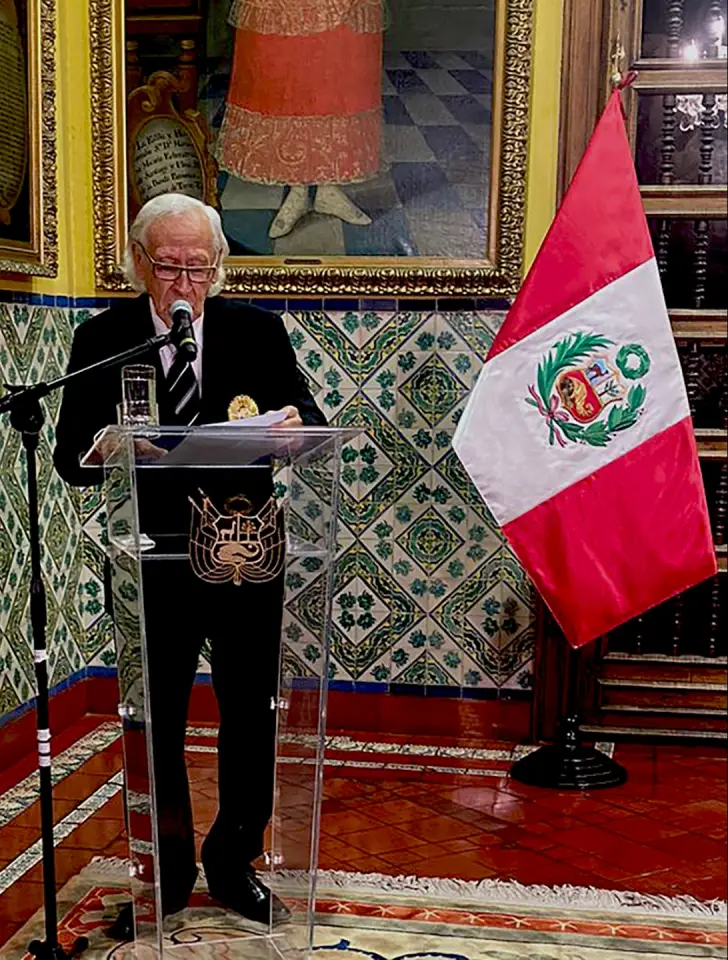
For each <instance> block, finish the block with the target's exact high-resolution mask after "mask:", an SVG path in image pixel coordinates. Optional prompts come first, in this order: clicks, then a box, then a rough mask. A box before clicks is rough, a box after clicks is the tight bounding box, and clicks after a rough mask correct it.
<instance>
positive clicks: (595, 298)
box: [453, 91, 717, 647]
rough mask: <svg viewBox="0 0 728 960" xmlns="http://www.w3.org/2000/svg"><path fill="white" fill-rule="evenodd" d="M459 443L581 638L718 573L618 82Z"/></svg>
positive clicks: (522, 556) (570, 633) (568, 630)
mask: <svg viewBox="0 0 728 960" xmlns="http://www.w3.org/2000/svg"><path fill="white" fill-rule="evenodd" d="M453 447H454V449H455V452H456V453H457V455H458V457H459V458H460V460H461V461H462V463H463V465H464V466H465V469H466V470H467V472H468V473H469V474H470V477H471V478H472V480H473V483H474V484H475V486H476V487H477V489H478V491H479V492H480V494H481V496H482V497H483V499H484V500H485V501H486V503H487V504H488V507H489V508H490V510H491V512H492V513H493V515H494V517H495V518H496V520H497V521H498V523H499V524H500V525H501V527H502V528H503V532H504V533H505V535H506V537H507V538H508V540H509V542H510V543H511V546H512V547H513V549H514V550H515V552H516V555H517V556H518V558H519V560H520V561H521V563H522V564H523V566H524V567H525V569H526V571H527V572H528V574H529V576H530V577H531V579H532V580H533V582H534V584H535V586H536V589H537V590H538V591H539V593H540V594H541V596H542V597H543V599H544V600H545V602H546V603H547V604H548V606H549V608H550V609H551V611H552V613H553V614H554V616H555V617H556V620H557V621H558V622H559V624H560V625H561V628H562V629H563V631H564V633H565V634H566V637H567V639H568V640H569V642H570V643H571V644H572V645H573V646H575V647H578V646H581V645H582V644H584V643H588V642H589V641H590V640H593V639H595V638H596V637H598V636H600V635H602V634H604V633H606V632H607V631H609V630H612V629H614V628H615V627H616V626H618V625H619V624H620V623H624V622H625V621H626V620H629V619H630V618H631V617H634V616H637V615H638V614H640V613H643V612H644V611H645V610H647V609H649V608H650V607H653V606H655V605H656V604H658V603H661V602H662V601H664V600H667V599H668V598H669V597H671V596H673V595H675V594H677V593H679V592H680V591H682V590H685V589H687V588H688V587H690V586H693V585H694V584H696V583H698V582H700V581H701V580H704V579H705V578H707V577H710V576H711V575H712V574H714V573H716V570H717V566H716V558H715V551H714V548H713V541H712V537H711V531H710V522H709V519H708V509H707V504H706V500H705V491H704V488H703V481H702V476H701V472H700V465H699V462H698V454H697V449H696V444H695V437H694V434H693V427H692V422H691V419H690V410H689V407H688V400H687V395H686V392H685V384H684V382H683V378H682V372H681V369H680V362H679V360H678V355H677V350H676V347H675V342H674V339H673V336H672V332H671V329H670V321H669V318H668V315H667V309H666V307H665V300H664V297H663V293H662V287H661V285H660V277H659V273H658V269H657V262H656V260H655V254H654V250H653V247H652V242H651V239H650V234H649V231H648V228H647V221H646V219H645V214H644V211H643V208H642V203H641V200H640V193H639V188H638V185H637V177H636V175H635V169H634V163H633V161H632V153H631V151H630V147H629V142H628V140H627V134H626V130H625V125H624V118H623V114H622V104H621V99H620V94H619V92H618V91H615V92H614V93H613V94H612V97H611V99H610V101H609V104H608V105H607V108H606V110H605V111H604V114H603V115H602V118H601V120H600V121H599V123H598V125H597V127H596V130H595V131H594V134H593V136H592V139H591V142H590V143H589V146H588V147H587V150H586V153H585V154H584V157H583V159H582V161H581V164H580V165H579V168H578V170H577V171H576V174H575V175H574V179H573V181H572V183H571V185H570V187H569V190H568V192H567V194H566V196H565V197H564V201H563V203H562V205H561V208H560V209H559V211H558V213H557V215H556V218H555V220H554V222H553V224H552V225H551V229H550V230H549V233H548V236H547V237H546V239H545V241H544V243H543V246H542V247H541V250H540V251H539V253H538V256H537V258H536V260H535V262H534V264H533V266H532V268H531V270H530V272H529V274H528V276H527V278H526V280H525V282H524V284H523V287H522V288H521V290H520V292H519V294H518V297H517V298H516V301H515V303H514V304H513V307H512V308H511V310H510V312H509V313H508V316H507V317H506V319H505V321H504V323H503V326H502V328H501V329H500V331H499V333H498V335H497V337H496V339H495V341H494V343H493V346H492V348H491V350H490V353H489V354H488V358H487V361H486V363H485V365H484V367H483V370H482V372H481V374H480V378H479V379H478V382H477V383H476V385H475V387H474V389H473V392H472V394H471V396H470V399H469V401H468V405H467V407H466V409H465V411H464V413H463V416H462V418H461V420H460V423H459V424H458V428H457V430H456V432H455V437H454V439H453Z"/></svg>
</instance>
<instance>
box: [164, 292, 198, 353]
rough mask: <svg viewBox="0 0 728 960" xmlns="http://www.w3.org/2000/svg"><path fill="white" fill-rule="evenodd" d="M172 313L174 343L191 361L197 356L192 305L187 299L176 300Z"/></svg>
mask: <svg viewBox="0 0 728 960" xmlns="http://www.w3.org/2000/svg"><path fill="white" fill-rule="evenodd" d="M170 313H171V315H172V343H173V344H174V345H175V347H177V349H178V350H179V351H180V353H181V354H182V355H183V356H185V357H187V359H188V360H189V361H190V363H191V362H192V361H193V360H194V359H195V357H196V356H197V341H196V340H195V332H194V330H193V329H192V321H193V320H194V316H193V314H192V307H191V306H190V305H189V303H187V301H186V300H175V301H174V303H173V304H172V308H171V310H170Z"/></svg>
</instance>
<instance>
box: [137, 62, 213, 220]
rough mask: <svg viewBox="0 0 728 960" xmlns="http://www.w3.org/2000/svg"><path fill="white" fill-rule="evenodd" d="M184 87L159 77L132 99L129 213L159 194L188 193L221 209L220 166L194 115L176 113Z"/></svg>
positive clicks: (198, 117)
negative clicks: (218, 186)
mask: <svg viewBox="0 0 728 960" xmlns="http://www.w3.org/2000/svg"><path fill="white" fill-rule="evenodd" d="M179 94H180V83H179V81H178V80H177V78H176V77H174V76H173V75H172V74H171V73H167V72H166V71H158V72H157V73H154V74H152V76H151V77H150V78H149V83H148V84H145V85H144V86H142V87H137V89H136V90H134V91H133V92H132V93H131V94H130V96H129V105H128V114H127V126H128V131H129V133H128V137H127V141H128V142H127V146H128V153H129V156H128V170H129V212H130V214H131V216H132V217H133V216H136V214H137V212H138V210H139V208H140V207H141V206H143V205H144V204H145V203H146V202H147V200H151V199H152V197H156V196H157V195H158V194H160V193H186V194H188V195H189V196H191V197H196V198H197V199H198V200H204V201H205V203H209V204H210V205H211V206H217V164H216V162H215V158H214V157H213V155H212V153H211V152H210V135H209V133H208V129H207V125H206V123H205V121H204V119H203V117H202V116H201V114H200V113H199V112H198V111H196V110H191V109H187V110H184V111H181V112H180V111H178V109H177V106H176V103H178V102H179Z"/></svg>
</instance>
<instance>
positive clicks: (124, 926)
mask: <svg viewBox="0 0 728 960" xmlns="http://www.w3.org/2000/svg"><path fill="white" fill-rule="evenodd" d="M107 933H108V935H109V937H110V938H111V939H112V940H120V941H121V942H122V943H131V941H132V940H133V939H134V907H133V905H132V904H131V903H125V904H124V906H123V907H122V908H121V910H119V914H118V916H117V918H116V920H114V922H113V923H112V924H111V926H110V927H109V929H108V930H107Z"/></svg>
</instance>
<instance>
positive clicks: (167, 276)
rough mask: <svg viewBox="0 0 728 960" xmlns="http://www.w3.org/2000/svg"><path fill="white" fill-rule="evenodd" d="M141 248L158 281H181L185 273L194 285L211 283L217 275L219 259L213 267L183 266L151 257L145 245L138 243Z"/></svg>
mask: <svg viewBox="0 0 728 960" xmlns="http://www.w3.org/2000/svg"><path fill="white" fill-rule="evenodd" d="M136 242H137V244H138V246H139V247H140V248H141V250H142V252H143V253H144V256H145V257H146V258H147V260H149V262H150V263H151V265H152V273H153V274H154V276H155V277H156V278H157V279H158V280H179V278H180V277H181V276H182V271H184V272H185V273H186V274H187V276H188V277H189V278H190V280H191V281H192V283H211V282H212V281H213V280H214V279H215V275H216V274H217V259H216V260H215V263H213V264H212V265H211V266H209V267H207V266H200V265H197V264H195V265H193V266H191V267H188V266H183V265H182V264H180V263H162V262H161V261H160V260H155V259H154V257H152V256H150V254H149V253H148V252H147V250H146V249H145V248H144V245H143V244H141V243H139V241H138V240H137V241H136Z"/></svg>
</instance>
